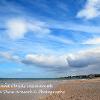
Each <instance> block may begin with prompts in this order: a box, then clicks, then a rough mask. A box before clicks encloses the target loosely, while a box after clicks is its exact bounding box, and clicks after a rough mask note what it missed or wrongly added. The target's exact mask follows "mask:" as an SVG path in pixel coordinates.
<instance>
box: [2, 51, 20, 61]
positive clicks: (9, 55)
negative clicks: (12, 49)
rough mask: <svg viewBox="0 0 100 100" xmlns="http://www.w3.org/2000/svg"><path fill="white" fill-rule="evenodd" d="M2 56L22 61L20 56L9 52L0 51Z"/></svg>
mask: <svg viewBox="0 0 100 100" xmlns="http://www.w3.org/2000/svg"><path fill="white" fill-rule="evenodd" d="M0 56H1V57H3V58H5V59H7V60H11V61H16V62H19V61H20V59H19V56H16V55H12V54H10V53H9V52H0Z"/></svg>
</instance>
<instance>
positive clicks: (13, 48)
mask: <svg viewBox="0 0 100 100" xmlns="http://www.w3.org/2000/svg"><path fill="white" fill-rule="evenodd" d="M99 5H100V0H0V77H3V78H4V77H5V78H6V77H9V78H44V77H46V78H48V77H61V76H65V75H79V74H91V73H100V6H99Z"/></svg>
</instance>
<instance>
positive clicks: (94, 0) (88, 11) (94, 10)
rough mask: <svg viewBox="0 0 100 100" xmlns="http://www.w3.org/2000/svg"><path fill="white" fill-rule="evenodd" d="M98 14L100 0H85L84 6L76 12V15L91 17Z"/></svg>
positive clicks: (99, 11)
mask: <svg viewBox="0 0 100 100" xmlns="http://www.w3.org/2000/svg"><path fill="white" fill-rule="evenodd" d="M99 16H100V0H87V3H86V5H85V7H84V8H83V9H82V10H81V11H79V12H78V14H77V17H79V18H85V19H92V18H95V17H99Z"/></svg>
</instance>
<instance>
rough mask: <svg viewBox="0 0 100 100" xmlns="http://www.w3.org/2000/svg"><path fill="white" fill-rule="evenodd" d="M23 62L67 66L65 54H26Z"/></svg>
mask: <svg viewBox="0 0 100 100" xmlns="http://www.w3.org/2000/svg"><path fill="white" fill-rule="evenodd" d="M22 62H23V63H24V64H29V65H31V64H32V65H37V66H42V67H54V68H55V67H56V68H57V67H58V68H59V67H67V66H68V65H67V61H66V56H64V55H62V56H56V55H34V54H28V55H26V57H25V59H24V60H23V61H22Z"/></svg>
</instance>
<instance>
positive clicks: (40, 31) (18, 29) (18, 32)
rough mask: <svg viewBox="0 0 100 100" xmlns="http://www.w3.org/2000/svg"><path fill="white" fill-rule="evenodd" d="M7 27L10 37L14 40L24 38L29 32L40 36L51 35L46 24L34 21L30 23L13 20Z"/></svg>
mask: <svg viewBox="0 0 100 100" xmlns="http://www.w3.org/2000/svg"><path fill="white" fill-rule="evenodd" d="M6 27H7V34H8V36H9V37H10V38H11V39H13V40H16V39H21V38H23V37H24V36H25V33H27V32H29V31H32V32H33V33H35V34H36V35H38V36H42V35H44V34H48V33H50V29H49V28H47V27H46V24H45V23H44V22H41V21H34V20H33V21H31V22H30V21H26V20H23V19H11V20H9V21H8V22H7V26H6Z"/></svg>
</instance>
